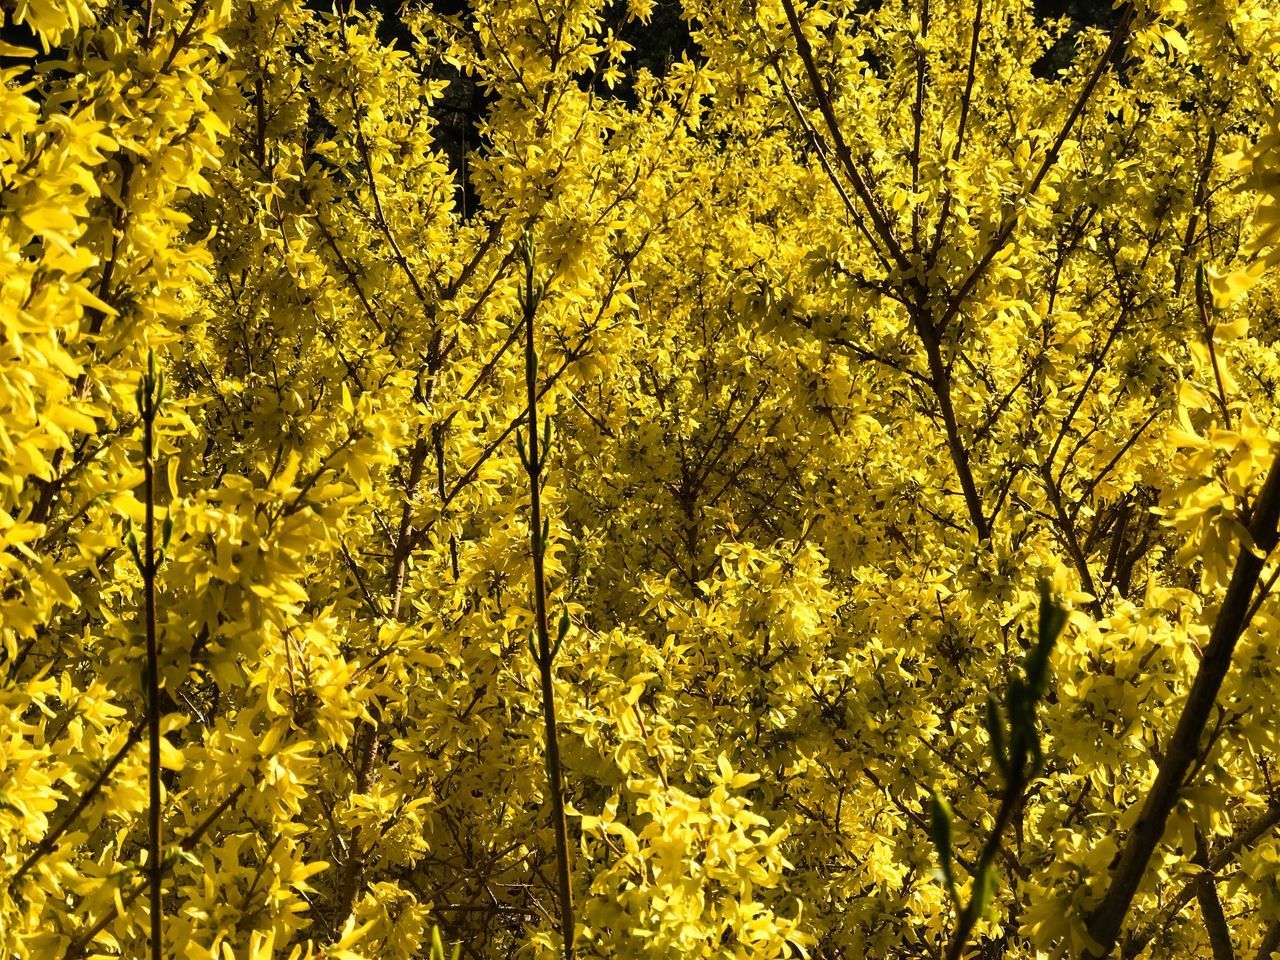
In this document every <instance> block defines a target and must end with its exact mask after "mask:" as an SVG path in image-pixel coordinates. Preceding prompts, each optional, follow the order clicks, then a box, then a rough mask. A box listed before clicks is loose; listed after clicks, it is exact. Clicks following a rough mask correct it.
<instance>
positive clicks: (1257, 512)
mask: <svg viewBox="0 0 1280 960" xmlns="http://www.w3.org/2000/svg"><path fill="white" fill-rule="evenodd" d="M1278 521H1280V456H1277V457H1276V458H1275V459H1274V460H1273V461H1272V464H1271V468H1270V470H1269V471H1268V473H1267V477H1266V480H1265V481H1264V482H1263V485H1262V490H1261V492H1260V493H1259V494H1258V499H1257V502H1256V503H1255V504H1254V507H1253V510H1252V511H1251V517H1250V520H1249V526H1248V535H1249V540H1251V541H1252V543H1242V544H1241V546H1240V555H1239V557H1238V558H1237V560H1236V565H1235V570H1234V571H1233V572H1232V575H1231V581H1230V583H1229V584H1228V586H1227V592H1226V596H1225V597H1224V598H1223V601H1222V607H1221V609H1220V610H1219V611H1218V617H1217V619H1216V621H1215V622H1214V625H1213V630H1212V632H1211V633H1210V635H1209V642H1208V643H1207V644H1206V645H1205V648H1204V652H1203V655H1202V657H1201V660H1200V667H1199V669H1198V670H1197V671H1196V678H1195V681H1194V682H1193V683H1192V686H1191V692H1190V693H1189V694H1188V695H1187V700H1186V703H1185V704H1184V705H1183V708H1182V714H1181V716H1180V717H1179V718H1178V725H1177V727H1176V728H1175V729H1174V732H1173V735H1172V736H1171V737H1170V738H1169V741H1168V743H1167V745H1166V748H1165V753H1164V758H1163V759H1162V761H1161V763H1160V771H1159V773H1158V774H1157V775H1156V779H1155V782H1154V783H1153V784H1152V785H1151V788H1150V789H1149V790H1148V791H1147V795H1146V798H1145V800H1144V801H1143V803H1142V809H1141V810H1140V812H1139V814H1138V819H1137V821H1136V822H1135V823H1134V825H1133V827H1132V829H1130V831H1129V834H1128V836H1127V838H1126V840H1125V843H1124V846H1123V848H1122V851H1121V853H1120V855H1119V856H1118V857H1117V859H1116V861H1115V864H1114V866H1113V867H1112V869H1111V877H1110V881H1109V883H1108V885H1107V892H1106V895H1105V896H1104V897H1103V899H1102V902H1101V903H1100V904H1099V905H1098V906H1097V908H1096V909H1095V910H1094V911H1093V913H1092V914H1091V915H1090V916H1089V920H1088V929H1089V935H1090V936H1091V937H1092V938H1093V940H1094V942H1095V943H1096V944H1097V949H1096V950H1095V949H1090V950H1087V951H1086V952H1085V954H1084V956H1085V957H1087V958H1092V960H1103V958H1105V957H1107V956H1108V955H1110V953H1111V951H1112V949H1113V948H1114V947H1115V945H1116V941H1117V940H1118V939H1119V936H1120V930H1121V927H1122V926H1123V924H1124V920H1125V917H1126V916H1127V915H1128V913H1129V907H1130V905H1131V904H1132V903H1133V897H1134V895H1135V894H1136V893H1137V890H1138V884H1139V883H1141V881H1142V877H1143V875H1144V874H1145V873H1146V870H1147V864H1148V863H1149V862H1150V861H1151V856H1152V854H1153V853H1154V852H1155V848H1156V845H1157V844H1158V843H1159V842H1160V838H1161V836H1163V835H1164V829H1165V824H1166V823H1167V822H1168V820H1169V815H1170V814H1171V813H1172V812H1173V808H1174V806H1175V805H1176V804H1177V802H1178V798H1179V796H1180V795H1181V793H1182V787H1183V784H1184V782H1185V779H1186V776H1187V773H1188V771H1189V770H1190V769H1191V765H1192V764H1193V763H1194V762H1195V759H1196V756H1197V754H1198V752H1199V746H1200V737H1201V735H1202V734H1203V732H1204V729H1205V725H1206V723H1207V722H1208V719H1209V714H1210V713H1211V712H1212V710H1213V706H1214V703H1215V702H1216V701H1217V699H1218V692H1219V691H1220V690H1221V689H1222V683H1223V680H1224V679H1225V678H1226V675H1227V671H1228V670H1229V669H1230V668H1231V660H1232V656H1233V654H1234V653H1235V648H1236V643H1237V642H1238V641H1239V639H1240V636H1241V634H1242V633H1243V632H1244V630H1245V628H1246V627H1248V625H1249V620H1248V617H1247V614H1248V612H1249V609H1250V606H1251V601H1252V599H1253V592H1254V588H1255V586H1256V585H1257V582H1258V577H1259V575H1260V574H1261V572H1262V567H1263V563H1264V562H1265V558H1266V555H1267V554H1269V553H1270V552H1271V550H1272V549H1274V548H1275V545H1276V541H1277V539H1278V536H1277V529H1276V527H1277V522H1278ZM1254 547H1256V551H1257V552H1255V550H1254V549H1253V548H1254ZM1259 553H1261V556H1259Z"/></svg>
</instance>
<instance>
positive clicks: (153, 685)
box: [141, 358, 164, 960]
mask: <svg viewBox="0 0 1280 960" xmlns="http://www.w3.org/2000/svg"><path fill="white" fill-rule="evenodd" d="M157 396H158V390H157V385H156V375H155V361H154V358H152V359H150V361H149V362H148V370H147V373H146V377H145V380H144V381H143V395H142V405H141V406H142V410H141V413H142V484H143V496H144V498H145V501H146V503H145V509H146V519H145V522H144V529H143V538H144V544H143V554H142V557H143V560H142V579H143V597H144V604H145V608H144V618H145V626H146V635H147V734H148V742H149V744H150V754H149V756H148V757H147V785H148V788H149V791H150V792H149V797H148V801H147V821H148V823H147V873H148V875H149V877H150V880H151V882H150V895H151V956H152V958H153V960H162V957H163V956H164V941H163V939H162V933H163V931H162V927H163V920H164V917H163V913H162V905H161V893H162V890H161V882H162V878H163V870H162V864H161V862H160V846H161V834H160V831H161V822H160V644H159V640H158V638H157V635H156V498H155V456H154V444H153V440H154V437H153V429H154V426H155V419H156V402H157Z"/></svg>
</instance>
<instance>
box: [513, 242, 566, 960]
mask: <svg viewBox="0 0 1280 960" xmlns="http://www.w3.org/2000/svg"><path fill="white" fill-rule="evenodd" d="M538 298H539V293H538V291H537V290H536V289H535V286H534V279H533V253H532V248H529V249H527V251H526V258H525V288H524V296H523V307H524V329H525V349H524V371H525V387H526V391H527V396H528V405H529V454H528V459H527V460H526V462H525V469H526V470H527V471H528V475H529V509H530V519H529V545H530V548H531V551H532V553H533V612H534V629H535V631H536V633H537V639H538V674H539V679H540V682H541V687H542V719H543V724H544V728H545V736H546V751H547V781H548V784H547V786H548V788H549V790H550V792H551V820H552V826H553V827H554V828H555V835H556V873H557V879H558V881H559V887H560V933H561V937H562V939H563V941H564V956H565V960H573V928H574V922H573V887H572V877H571V875H570V870H569V832H568V827H567V825H566V823H565V814H564V771H563V769H562V767H561V764H560V743H559V740H558V738H557V736H556V702H555V686H554V682H553V681H554V672H553V669H552V668H553V661H554V657H555V653H554V651H553V650H552V648H551V635H550V632H549V630H548V629H547V584H546V576H545V572H544V563H543V560H544V552H545V550H546V542H545V540H544V539H543V534H542V467H543V462H542V459H543V456H544V451H542V450H540V449H539V448H538V355H537V352H536V347H535V343H534V326H535V324H534V320H535V317H536V314H537V312H538Z"/></svg>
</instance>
